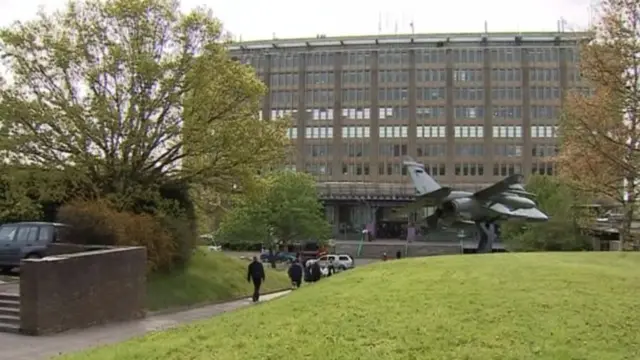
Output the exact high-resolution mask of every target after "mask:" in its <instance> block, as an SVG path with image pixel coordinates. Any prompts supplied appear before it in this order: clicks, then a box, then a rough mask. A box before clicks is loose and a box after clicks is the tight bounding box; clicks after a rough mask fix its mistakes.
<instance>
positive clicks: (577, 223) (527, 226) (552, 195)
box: [501, 175, 593, 251]
mask: <svg viewBox="0 0 640 360" xmlns="http://www.w3.org/2000/svg"><path fill="white" fill-rule="evenodd" d="M526 189H527V191H529V192H531V193H534V194H536V195H537V197H536V200H537V202H538V206H539V208H540V209H541V210H542V211H544V212H545V213H546V214H547V215H549V221H547V222H544V223H529V222H520V221H513V222H506V223H504V224H503V225H502V229H501V230H502V231H501V238H502V240H503V241H504V242H505V244H506V245H507V246H508V247H509V248H510V249H512V250H518V251H571V250H590V249H591V248H592V241H591V239H590V237H589V236H587V235H586V233H585V232H584V231H583V229H585V228H587V227H588V226H589V225H591V224H592V221H593V217H592V216H591V214H589V213H587V212H583V211H579V209H580V207H579V205H584V204H587V203H589V198H588V197H586V196H585V195H584V194H580V193H579V192H577V191H575V190H574V189H572V188H571V187H569V186H567V184H565V183H563V182H562V180H561V179H559V178H557V177H552V176H541V175H534V176H532V177H531V178H530V179H529V181H528V182H527V185H526Z"/></svg>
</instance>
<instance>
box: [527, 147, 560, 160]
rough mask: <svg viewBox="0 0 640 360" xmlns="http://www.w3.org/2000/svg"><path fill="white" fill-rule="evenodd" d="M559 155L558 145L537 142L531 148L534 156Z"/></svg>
mask: <svg viewBox="0 0 640 360" xmlns="http://www.w3.org/2000/svg"><path fill="white" fill-rule="evenodd" d="M556 155H558V146H557V145H542V144H535V145H533V147H532V148H531V156H533V157H549V156H556Z"/></svg>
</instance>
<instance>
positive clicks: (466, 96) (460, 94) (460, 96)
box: [453, 87, 484, 100]
mask: <svg viewBox="0 0 640 360" xmlns="http://www.w3.org/2000/svg"><path fill="white" fill-rule="evenodd" d="M453 96H454V99H456V100H483V99H484V89H483V88H475V87H473V88H471V87H469V88H468V87H460V88H454V89H453Z"/></svg>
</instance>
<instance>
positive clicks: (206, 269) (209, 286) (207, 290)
mask: <svg viewBox="0 0 640 360" xmlns="http://www.w3.org/2000/svg"><path fill="white" fill-rule="evenodd" d="M248 265H249V263H248V262H247V261H243V260H241V259H237V258H232V257H230V256H227V255H225V254H223V253H217V252H205V251H202V250H198V251H197V253H196V254H195V255H194V256H193V258H192V260H191V262H190V264H189V266H188V267H187V268H186V269H185V270H184V271H176V272H172V273H169V274H156V275H153V276H151V277H150V278H149V280H148V282H147V308H148V309H149V310H159V309H165V308H170V307H174V306H186V305H193V304H198V303H203V302H217V301H225V300H231V299H234V298H239V297H243V296H250V295H251V293H253V285H251V284H249V283H247V266H248ZM265 269H266V271H267V273H266V282H265V283H264V285H263V286H262V290H261V291H263V292H267V291H273V290H279V289H282V288H285V287H289V286H290V285H291V282H290V281H289V278H288V277H287V275H286V273H285V272H282V271H273V270H271V269H267V266H265Z"/></svg>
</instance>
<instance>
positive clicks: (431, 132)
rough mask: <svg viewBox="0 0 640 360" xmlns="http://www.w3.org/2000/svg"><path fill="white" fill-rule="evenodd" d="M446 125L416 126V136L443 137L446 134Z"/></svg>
mask: <svg viewBox="0 0 640 360" xmlns="http://www.w3.org/2000/svg"><path fill="white" fill-rule="evenodd" d="M446 130H447V127H446V126H418V128H417V129H416V137H418V138H444V137H446V136H447V134H446V133H447V132H446Z"/></svg>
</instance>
